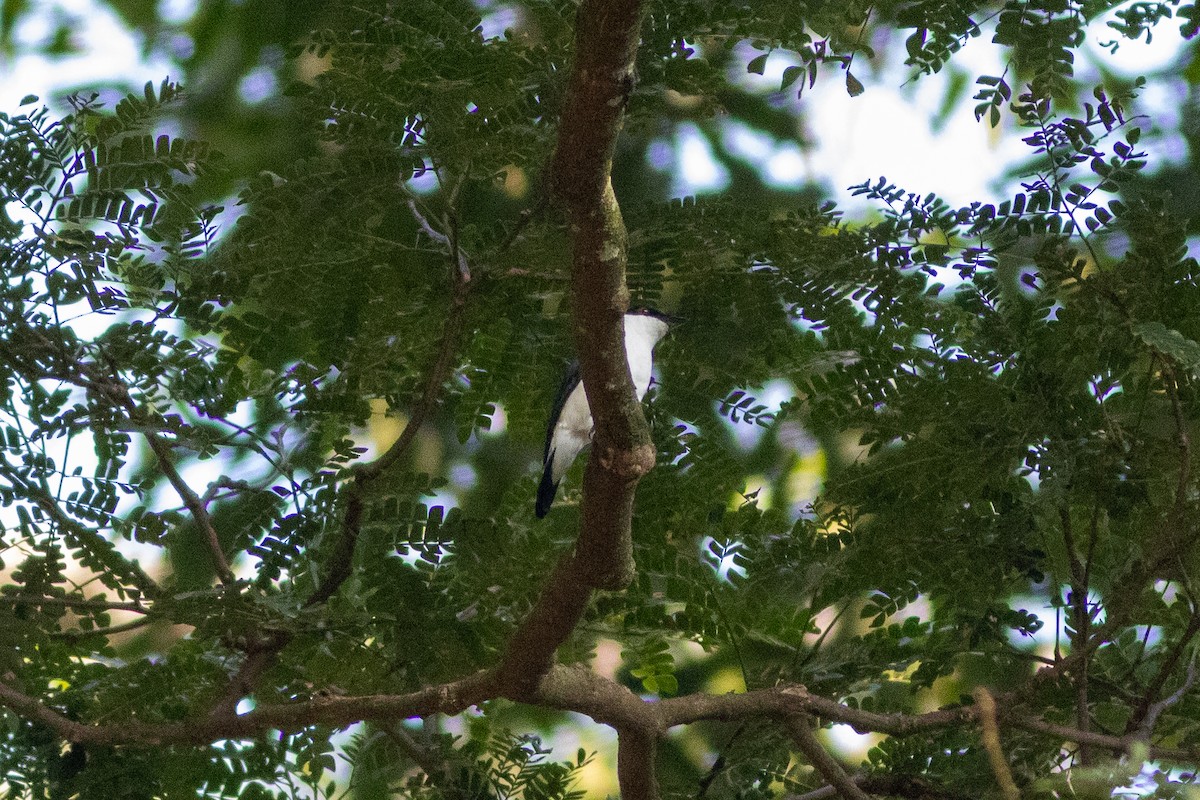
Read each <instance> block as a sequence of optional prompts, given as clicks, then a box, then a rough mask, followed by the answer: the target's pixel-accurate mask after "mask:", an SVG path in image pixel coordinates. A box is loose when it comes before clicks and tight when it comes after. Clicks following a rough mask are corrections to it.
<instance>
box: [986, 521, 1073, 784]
mask: <svg viewBox="0 0 1200 800" xmlns="http://www.w3.org/2000/svg"><path fill="white" fill-rule="evenodd" d="M1059 518H1060V520H1061V522H1062V532H1063V545H1064V546H1065V547H1066V550H1067V563H1068V564H1069V565H1070V569H1071V627H1072V629H1073V630H1072V632H1071V652H1072V653H1075V652H1082V653H1084V655H1083V656H1082V657H1081V658H1080V659H1079V661H1078V663H1077V664H1076V665H1075V667H1074V670H1073V672H1074V678H1075V724H1076V726H1077V727H1078V728H1079V729H1080V730H1081V731H1087V730H1089V729H1090V728H1091V712H1090V711H1089V710H1088V705H1089V703H1088V666H1089V663H1090V661H1091V658H1090V656H1089V655H1088V653H1087V646H1088V632H1089V628H1090V623H1091V615H1090V614H1089V612H1088V604H1087V596H1088V585H1087V580H1088V578H1087V572H1088V570H1087V568H1086V567H1085V566H1084V565H1083V562H1081V561H1080V560H1079V553H1078V551H1077V550H1076V549H1075V532H1074V525H1073V524H1072V521H1071V509H1070V506H1068V505H1066V504H1064V505H1063V506H1062V507H1061V508H1060V509H1059ZM988 701H989V702H990V701H991V695H988ZM992 706H993V708H994V707H995V703H994V702H993V703H992ZM1090 761H1091V754H1090V753H1089V751H1088V748H1087V746H1086V745H1084V744H1080V745H1079V763H1080V764H1082V765H1083V766H1087V765H1088V764H1089V763H1090Z"/></svg>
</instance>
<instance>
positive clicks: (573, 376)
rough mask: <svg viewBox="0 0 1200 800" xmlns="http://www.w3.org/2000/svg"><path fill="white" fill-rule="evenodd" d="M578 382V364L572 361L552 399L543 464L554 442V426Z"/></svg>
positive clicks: (546, 460)
mask: <svg viewBox="0 0 1200 800" xmlns="http://www.w3.org/2000/svg"><path fill="white" fill-rule="evenodd" d="M579 381H580V376H579V362H578V361H572V362H571V363H570V364H568V365H567V374H566V375H564V376H563V382H562V385H561V386H559V387H558V395H557V396H556V397H555V398H554V406H553V407H552V408H551V409H550V422H549V424H547V425H546V447H545V449H544V450H543V451H542V463H543V464H547V463H549V461H550V443H551V442H552V441H554V426H555V425H557V424H558V418H559V416H561V415H562V410H563V406H565V405H566V404H567V398H568V397H570V396H571V392H573V391H575V387H576V386H578V385H579Z"/></svg>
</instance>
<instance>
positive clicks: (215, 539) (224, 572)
mask: <svg viewBox="0 0 1200 800" xmlns="http://www.w3.org/2000/svg"><path fill="white" fill-rule="evenodd" d="M126 397H128V394H126ZM127 408H128V410H129V412H130V414H136V413H138V409H137V406H136V405H134V404H133V399H132V398H129V406H127ZM145 435H146V441H147V443H149V445H150V449H151V450H152V451H153V452H154V457H155V459H156V460H157V461H158V468H159V469H160V470H162V473H163V475H164V476H166V479H167V482H168V483H170V484H171V486H172V487H174V489H175V493H176V494H178V495H179V499H180V500H181V501H182V502H183V504H184V506H186V507H187V510H188V511H189V512H190V513H191V515H192V520H193V521H195V523H196V526H197V527H198V528H200V534H201V536H202V537H203V539H204V544H205V546H206V547H207V548H208V552H209V556H210V557H211V558H212V561H213V569H214V571H215V572H216V574H217V580H219V581H220V582H221V583H222V585H225V586H229V585H230V584H232V583H233V582H234V581H235V580H236V578H235V577H234V574H233V570H232V569H230V567H229V560H228V559H227V558H226V557H225V549H224V548H223V547H222V546H221V539H220V537H219V536H217V530H216V528H214V527H213V523H212V517H211V516H209V513H208V509H207V508H205V506H204V503H203V502H202V501H201V500H200V496H199V495H198V494H196V493H195V492H194V491H192V487H190V486H188V484H187V482H186V481H185V480H184V479H183V476H182V475H180V474H179V470H178V469H176V467H175V462H174V459H173V458H172V457H171V446H170V445H169V444H167V443H166V441H164V440H163V439H162V438H161V437H160V436H159V435H158V434H156V433H150V432H146V434H145Z"/></svg>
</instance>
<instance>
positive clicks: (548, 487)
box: [533, 454, 558, 519]
mask: <svg viewBox="0 0 1200 800" xmlns="http://www.w3.org/2000/svg"><path fill="white" fill-rule="evenodd" d="M553 469H554V455H553V454H551V455H550V457H549V458H547V459H546V466H545V468H544V469H543V470H542V482H541V483H540V484H538V493H537V505H536V506H534V510H533V511H534V513H535V514H537V518H538V519H541V518H542V517H544V516H546V515H547V514H548V513H550V504H551V503H553V502H554V495H555V493H556V492H558V481H556V480H554V476H553V475H552V474H551V473H552V472H553Z"/></svg>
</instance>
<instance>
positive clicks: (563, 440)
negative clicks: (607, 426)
mask: <svg viewBox="0 0 1200 800" xmlns="http://www.w3.org/2000/svg"><path fill="white" fill-rule="evenodd" d="M671 320H672V318H671V317H669V316H667V315H666V314H663V313H661V312H659V311H655V310H654V309H650V308H636V309H632V310H630V311H629V313H627V314H626V315H625V357H626V358H627V359H629V375H630V377H632V378H633V388H634V390H635V391H636V392H637V398H638V400H641V399H642V398H643V397H645V396H646V391H647V390H648V389H649V388H650V373H651V372H652V371H653V370H654V346H655V345H657V344H658V343H659V341H660V340H661V339H662V338H663V337H664V336H666V335H667V330H668V329H669V328H670V323H671ZM591 442H592V409H591V408H590V407H589V406H588V401H587V394H585V393H584V391H583V383H582V382H581V381H580V375H579V362H578V361H572V362H571V365H570V366H569V367H567V374H566V377H565V378H563V382H562V386H560V387H559V389H558V396H557V397H556V398H554V408H553V409H552V410H551V411H550V424H549V425H548V426H547V428H546V450H545V452H544V453H543V455H542V482H541V484H540V485H539V486H538V493H537V506H536V507H535V512H536V513H537V516H538V519H541V518H542V517H544V516H546V514H547V513H548V512H549V511H550V504H551V503H553V502H554V495H555V493H556V492H557V491H558V484H559V483H560V482H561V481H562V479H563V476H564V475H566V474H567V470H569V469H570V468H571V464H573V463H575V458H576V457H577V456H578V455H579V454H580V453H581V452H582V451H583V449H584V448H585V447H587V446H588V445H589V444H591Z"/></svg>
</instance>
